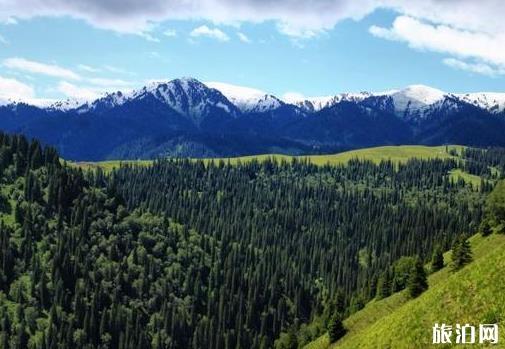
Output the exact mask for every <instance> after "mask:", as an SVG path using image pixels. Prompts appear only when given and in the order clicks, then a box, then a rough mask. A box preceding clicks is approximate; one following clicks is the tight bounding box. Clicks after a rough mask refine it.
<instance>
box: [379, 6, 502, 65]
mask: <svg viewBox="0 0 505 349" xmlns="http://www.w3.org/2000/svg"><path fill="white" fill-rule="evenodd" d="M370 32H371V33H372V34H373V35H375V36H378V37H381V38H384V39H388V40H396V41H402V42H406V43H408V45H409V46H410V47H412V48H414V49H420V50H429V51H436V52H442V53H449V54H453V55H455V56H458V57H467V58H479V59H482V60H484V61H486V62H489V63H492V64H500V65H502V64H503V65H505V36H504V35H503V34H497V35H496V36H494V37H493V36H491V35H489V34H486V33H478V32H472V31H466V30H461V29H455V28H453V27H449V26H447V25H442V24H440V25H434V24H431V23H426V22H422V21H420V20H418V19H415V18H412V17H408V16H400V17H397V18H396V19H395V21H394V22H393V26H392V27H391V28H389V29H386V28H381V27H376V26H372V27H371V28H370ZM497 44H500V45H498V46H496V45H497Z"/></svg>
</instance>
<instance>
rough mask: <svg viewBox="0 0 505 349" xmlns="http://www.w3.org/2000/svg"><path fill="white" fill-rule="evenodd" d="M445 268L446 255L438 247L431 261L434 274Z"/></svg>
mask: <svg viewBox="0 0 505 349" xmlns="http://www.w3.org/2000/svg"><path fill="white" fill-rule="evenodd" d="M443 267H444V254H443V253H442V249H441V248H440V247H437V248H436V249H435V252H433V257H432V259H431V271H432V272H433V273H434V272H436V271H439V270H440V269H442V268H443Z"/></svg>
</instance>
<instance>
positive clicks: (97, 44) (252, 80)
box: [0, 0, 505, 99]
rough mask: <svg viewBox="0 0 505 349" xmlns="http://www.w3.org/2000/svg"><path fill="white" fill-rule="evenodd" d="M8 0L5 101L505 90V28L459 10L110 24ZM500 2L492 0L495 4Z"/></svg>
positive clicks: (1, 46) (1, 53) (1, 25)
mask: <svg viewBox="0 0 505 349" xmlns="http://www.w3.org/2000/svg"><path fill="white" fill-rule="evenodd" d="M32 1H34V2H35V3H36V2H37V1H36V0H32ZM82 1H84V0H81V2H82ZM2 2H6V4H4V5H6V6H7V8H8V9H7V11H6V12H4V13H2V12H1V10H0V64H1V65H0V97H2V96H3V97H4V98H7V97H11V98H21V97H22V96H23V95H26V94H29V95H30V96H29V97H30V98H32V99H40V98H48V99H63V98H67V97H68V98H91V97H93V96H95V95H98V94H100V93H102V92H103V91H112V90H118V89H129V88H138V87H141V86H143V85H144V84H145V83H146V82H147V81H150V80H160V79H172V78H177V77H183V76H191V77H195V78H197V79H199V80H201V81H220V82H226V83H231V84H236V85H241V86H247V87H253V88H257V89H261V90H264V91H267V92H269V93H273V94H275V95H278V96H282V95H283V94H285V93H299V94H303V95H305V96H317V95H331V94H335V93H338V92H344V91H350V92H357V91H365V90H367V91H383V90H388V89H392V88H400V87H404V86H407V85H410V84H425V85H429V86H433V87H436V88H439V89H442V90H445V91H451V92H473V91H496V92H504V91H505V59H503V57H504V55H505V54H503V52H500V50H503V49H499V48H498V46H497V48H496V50H495V51H498V53H495V52H494V51H490V50H488V49H487V48H486V47H487V46H489V45H500V44H501V43H505V41H504V40H503V39H504V38H503V34H501V32H499V30H500V27H499V26H496V25H495V26H490V25H488V26H487V27H485V26H482V25H480V26H479V24H478V23H473V22H471V21H468V20H467V19H465V18H459V19H458V18H456V19H454V18H452V17H451V14H448V15H447V16H446V17H447V18H449V19H447V18H446V17H444V16H439V15H438V14H432V15H431V17H430V14H429V13H428V14H426V10H423V11H425V12H422V11H421V10H416V9H414V10H412V9H403V10H401V9H400V10H399V9H398V8H395V7H393V6H391V8H374V7H371V9H370V10H368V11H363V12H362V13H358V14H356V13H355V12H356V10H353V9H350V10H349V11H350V13H348V14H346V13H345V11H344V10H346V8H344V10H342V11H343V12H342V13H339V16H336V17H330V18H326V19H323V21H325V23H323V24H319V23H317V24H314V23H316V22H317V21H315V22H314V21H313V20H312V17H310V16H307V17H308V18H302V19H300V20H298V19H295V20H293V21H292V22H291V18H294V17H296V12H295V13H294V14H293V13H291V14H289V13H288V14H289V16H291V17H289V16H288V17H286V16H287V15H288V14H283V11H282V9H281V10H279V11H278V12H279V14H278V15H274V16H272V18H268V17H262V16H261V15H257V14H256V13H253V14H250V13H249V12H251V11H252V10H251V11H249V12H245V11H244V12H243V13H242V12H241V14H240V15H239V16H238V17H237V18H234V17H233V15H227V17H226V18H220V16H221V14H220V13H218V14H213V15H209V16H206V15H205V13H204V15H202V16H196V17H198V18H192V16H188V15H186V16H184V15H180V16H178V18H170V16H165V17H163V16H160V17H156V16H155V17H153V18H148V16H147V15H146V16H145V17H142V18H140V19H139V18H134V17H132V16H131V15H129V14H128V15H125V18H126V19H125V20H124V21H123V17H122V15H117V16H116V13H115V12H111V18H112V19H107V20H103V19H102V18H100V20H97V19H96V18H94V17H93V14H88V15H86V14H82V15H81V12H75V13H72V12H68V13H66V12H65V11H63V10H62V13H61V14H58V15H53V14H51V15H49V14H48V15H41V16H38V15H37V16H35V15H32V14H30V13H25V12H23V11H24V9H23V8H19V7H14V5H13V4H14V3H13V2H9V0H0V5H1V4H2ZM84 2H85V1H84ZM337 2H338V1H337ZM449 2H451V1H449ZM483 3H484V5H483V6H486V4H485V1H484V2H483ZM497 3H498V2H496V1H492V0H490V1H489V4H490V5H489V6H490V7H491V6H492V4H497ZM329 4H331V5H334V4H333V3H329ZM39 5H40V4H39ZM325 5H326V4H325ZM338 5H339V6H342V4H341V3H339V4H338ZM9 6H11V7H12V8H11V9H10V11H11V12H9ZM223 6H224V5H223ZM227 6H228V7H230V6H231V10H233V5H230V4H227ZM286 6H288V5H286ZM328 6H329V5H328ZM335 6H337V5H335ZM469 6H471V5H469ZM226 9H227V8H226ZM226 9H224V10H222V11H223V13H227V12H226V11H227V10H226ZM247 9H249V7H248V8H247ZM339 9H340V7H339ZM500 9H501V8H500ZM434 10H436V9H434ZM449 10H450V9H449ZM490 10H492V9H491V8H490ZM111 11H117V10H114V9H113V10H111ZM240 11H241V10H240ZM240 11H238V12H240ZM353 11H354V12H353ZM416 11H417V12H416ZM447 11H448V10H447ZM448 13H449V12H448ZM502 13H503V12H502ZM2 15H3V19H2ZM315 15H321V16H322V14H318V13H317V12H316V13H315ZM114 16H116V17H114ZM216 16H217V17H219V18H217V19H216ZM230 16H231V17H230ZM254 16H259V17H258V18H256V17H254ZM475 16H477V17H478V16H479V14H475ZM481 16H484V15H481ZM206 17H207V18H206ZM146 18H147V19H146ZM321 18H322V17H321ZM316 19H317V17H316ZM477 19H478V18H477ZM488 19H489V18H487V19H486V18H481V23H485V22H486V21H487V20H488ZM104 21H105V22H104ZM472 21H474V20H472ZM497 23H498V22H497ZM130 25H131V26H130ZM130 28H133V29H132V30H130ZM444 40H445V41H444ZM2 91H3V92H2ZM10 94H12V95H10Z"/></svg>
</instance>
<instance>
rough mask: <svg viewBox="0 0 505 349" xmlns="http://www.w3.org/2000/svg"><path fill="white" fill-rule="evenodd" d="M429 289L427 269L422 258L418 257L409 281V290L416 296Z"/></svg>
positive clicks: (413, 296) (410, 293) (412, 295)
mask: <svg viewBox="0 0 505 349" xmlns="http://www.w3.org/2000/svg"><path fill="white" fill-rule="evenodd" d="M427 289H428V280H427V278H426V271H425V270H424V265H423V262H422V261H421V259H420V258H417V259H416V262H415V264H414V266H413V267H412V270H411V272H410V275H409V278H408V281H407V290H408V292H409V295H410V296H411V297H412V298H416V297H418V296H419V295H420V294H421V293H423V292H424V291H426V290H427Z"/></svg>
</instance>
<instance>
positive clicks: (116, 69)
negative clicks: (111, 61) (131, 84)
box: [103, 65, 135, 75]
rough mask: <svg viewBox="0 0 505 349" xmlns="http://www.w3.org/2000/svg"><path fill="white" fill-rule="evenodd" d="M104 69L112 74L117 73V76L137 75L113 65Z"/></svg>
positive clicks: (105, 66)
mask: <svg viewBox="0 0 505 349" xmlns="http://www.w3.org/2000/svg"><path fill="white" fill-rule="evenodd" d="M103 68H104V69H105V70H107V71H109V72H111V73H115V74H123V75H135V74H134V73H132V72H129V71H127V70H125V69H122V68H119V67H115V66H112V65H104V66H103Z"/></svg>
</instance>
